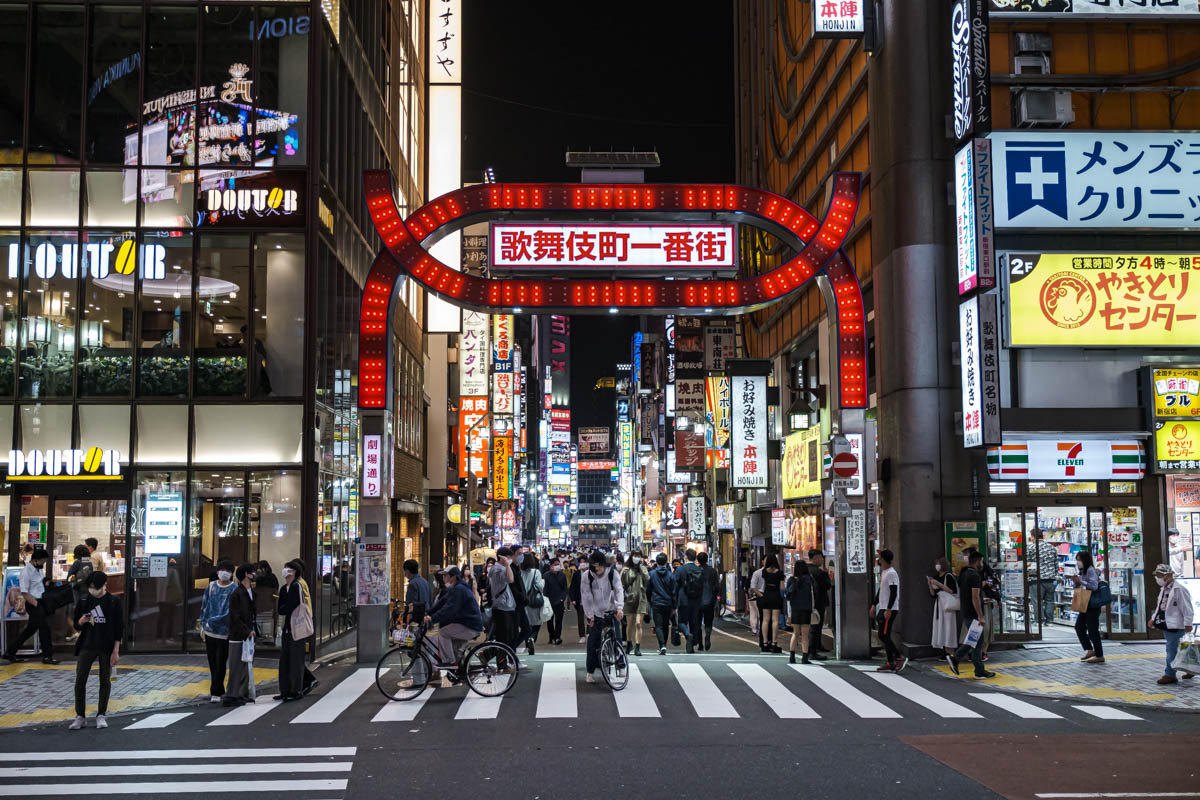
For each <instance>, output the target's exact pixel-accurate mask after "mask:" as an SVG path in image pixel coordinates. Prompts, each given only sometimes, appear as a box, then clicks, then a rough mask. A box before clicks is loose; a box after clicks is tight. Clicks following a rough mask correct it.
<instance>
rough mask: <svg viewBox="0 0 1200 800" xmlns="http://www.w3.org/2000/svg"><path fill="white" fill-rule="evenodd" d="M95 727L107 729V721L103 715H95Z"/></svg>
mask: <svg viewBox="0 0 1200 800" xmlns="http://www.w3.org/2000/svg"><path fill="white" fill-rule="evenodd" d="M96 727H97V728H107V727H108V720H106V719H105V718H104V715H103V714H97V715H96Z"/></svg>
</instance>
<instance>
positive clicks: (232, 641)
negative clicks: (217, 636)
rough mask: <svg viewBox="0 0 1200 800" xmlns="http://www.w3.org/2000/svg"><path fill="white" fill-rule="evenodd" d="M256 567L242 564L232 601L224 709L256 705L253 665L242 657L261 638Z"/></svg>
mask: <svg viewBox="0 0 1200 800" xmlns="http://www.w3.org/2000/svg"><path fill="white" fill-rule="evenodd" d="M255 569H256V567H255V565H254V564H242V565H241V566H240V567H238V568H237V572H235V573H234V577H236V578H237V582H238V587H237V588H236V589H234V590H233V594H232V595H230V597H229V671H228V676H229V677H228V679H227V680H226V683H225V696H224V697H223V698H221V703H222V705H226V706H240V705H244V704H246V703H252V702H254V698H252V697H251V696H250V663H252V662H253V655H251V661H250V662H247V661H244V660H243V658H242V654H243V653H244V652H245V650H246V648H252V647H254V640H255V638H256V636H257V634H258V622H257V613H256V611H255V608H254V585H253V584H254V573H255Z"/></svg>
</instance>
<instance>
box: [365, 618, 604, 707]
mask: <svg viewBox="0 0 1200 800" xmlns="http://www.w3.org/2000/svg"><path fill="white" fill-rule="evenodd" d="M428 632H429V626H428V625H425V624H424V623H422V624H421V625H419V626H417V630H416V631H415V632H414V631H411V630H408V629H406V628H403V627H400V628H396V629H394V631H393V641H395V642H396V643H397V646H396V647H393V648H392V649H391V650H389V651H388V652H386V653H384V655H383V658H381V659H379V664H378V665H377V666H376V667H375V685H376V686H378V687H379V691H380V692H382V693H383V695H384V696H385V697H387V698H389V699H391V700H412V699H413V698H414V697H417V696H418V695H420V694H421V692H423V691H425V688H426V687H427V686H428V685H429V682H430V681H431V680H432V679H433V676H434V674H435V672H436V671H438V670H443V671H445V672H446V673H447V675H448V676H449V678H450V680H451V681H452V682H454V683H458V684H463V683H465V684H466V685H467V687H468V688H470V689H471V691H473V692H475V693H476V694H478V695H482V696H483V697H499V696H501V695H503V694H504V693H506V692H507V691H509V690H510V689H512V687H513V685H514V684H516V682H517V675H518V674H519V673H518V669H517V665H518V664H517V654H516V653H515V652H513V649H512V648H511V647H509V646H508V645H506V644H503V643H501V642H497V641H484V642H480V643H479V644H476V645H473V646H470V647H468V648H466V650H465V652H463V653H459V654H458V663H457V664H443V663H441V657H440V655H439V653H438V647H437V644H436V643H435V642H433V641H432V640H430V638H429V637H428V635H427V634H428ZM606 680H607V679H606Z"/></svg>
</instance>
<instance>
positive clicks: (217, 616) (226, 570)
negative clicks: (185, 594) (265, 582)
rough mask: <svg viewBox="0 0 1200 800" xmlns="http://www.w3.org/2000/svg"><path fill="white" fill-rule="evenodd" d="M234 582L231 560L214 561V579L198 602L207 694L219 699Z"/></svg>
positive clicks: (223, 685) (223, 679) (226, 659)
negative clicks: (205, 660) (206, 672)
mask: <svg viewBox="0 0 1200 800" xmlns="http://www.w3.org/2000/svg"><path fill="white" fill-rule="evenodd" d="M236 588H237V584H235V583H234V582H233V562H232V561H229V560H228V559H223V560H222V561H221V563H219V564H217V579H216V580H215V581H213V582H212V583H210V584H209V585H208V588H207V589H205V590H204V601H203V602H202V603H201V606H200V634H201V635H202V636H203V637H204V649H205V650H206V651H208V673H209V676H210V686H209V687H208V688H209V695H210V698H211V699H212V702H214V703H219V702H221V697H222V696H223V695H224V694H225V665H226V664H228V663H229V599H230V598H231V597H233V591H234V589H236Z"/></svg>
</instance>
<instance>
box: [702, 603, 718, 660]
mask: <svg viewBox="0 0 1200 800" xmlns="http://www.w3.org/2000/svg"><path fill="white" fill-rule="evenodd" d="M716 615H717V601H716V600H714V601H712V602H711V603H709V604H708V605H706V606H703V607H702V608H701V609H700V623H701V624H702V625H703V626H704V649H705V650H707V649H708V648H709V647H711V646H712V626H713V619H714V618H715V617H716Z"/></svg>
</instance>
